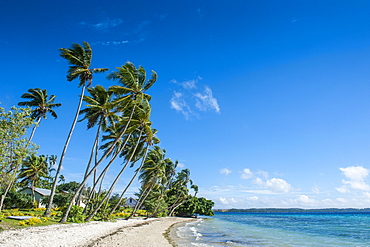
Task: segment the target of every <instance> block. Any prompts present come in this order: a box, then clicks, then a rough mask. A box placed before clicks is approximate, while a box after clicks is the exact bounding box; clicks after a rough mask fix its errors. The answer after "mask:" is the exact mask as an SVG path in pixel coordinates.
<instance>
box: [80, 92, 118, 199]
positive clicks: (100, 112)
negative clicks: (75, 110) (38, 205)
mask: <svg viewBox="0 0 370 247" xmlns="http://www.w3.org/2000/svg"><path fill="white" fill-rule="evenodd" d="M87 90H88V92H89V93H90V95H91V96H84V101H85V102H86V103H87V106H86V108H85V109H83V110H81V111H80V114H84V117H83V118H82V119H81V120H79V121H83V120H85V119H87V129H91V128H92V127H94V126H96V125H97V130H96V135H95V140H94V144H93V147H92V149H91V154H90V159H89V162H88V164H87V166H86V171H85V176H86V174H87V173H88V172H89V170H90V166H91V162H92V160H93V157H94V156H95V158H96V157H97V156H98V153H97V152H98V145H99V138H100V133H101V130H103V131H104V130H105V129H106V128H107V126H108V124H109V123H111V124H113V123H114V121H115V120H117V119H118V116H117V115H115V113H114V112H113V106H114V105H113V104H112V102H111V101H112V100H111V99H112V94H113V92H111V91H109V90H106V89H105V88H104V87H103V86H100V85H98V86H96V87H92V88H88V89H87ZM95 162H97V159H95ZM95 182H96V174H94V184H95ZM76 201H79V198H78V199H77V200H76Z"/></svg>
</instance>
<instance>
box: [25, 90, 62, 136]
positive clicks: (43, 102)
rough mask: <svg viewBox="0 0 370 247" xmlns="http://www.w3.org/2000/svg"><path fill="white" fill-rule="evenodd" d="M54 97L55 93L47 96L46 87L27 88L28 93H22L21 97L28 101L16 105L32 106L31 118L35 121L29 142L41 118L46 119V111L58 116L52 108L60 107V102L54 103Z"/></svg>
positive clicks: (55, 116)
mask: <svg viewBox="0 0 370 247" xmlns="http://www.w3.org/2000/svg"><path fill="white" fill-rule="evenodd" d="M55 97H56V96H55V95H50V96H48V92H47V91H46V89H40V88H31V89H28V93H24V94H23V95H22V96H21V98H22V99H29V101H23V102H19V103H18V105H19V106H29V107H31V108H34V109H33V110H32V114H31V118H33V119H34V120H35V121H36V122H35V126H34V127H33V128H32V132H31V135H30V137H29V139H28V142H31V140H32V138H33V135H34V134H35V131H36V128H37V127H38V126H39V124H40V122H41V119H43V118H44V119H46V114H47V113H50V114H51V115H52V116H53V117H54V118H57V117H58V115H57V114H56V112H55V111H54V110H53V108H56V107H60V106H61V105H62V104H60V103H54V100H55Z"/></svg>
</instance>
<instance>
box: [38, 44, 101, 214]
mask: <svg viewBox="0 0 370 247" xmlns="http://www.w3.org/2000/svg"><path fill="white" fill-rule="evenodd" d="M59 51H60V56H61V57H63V58H65V59H66V60H67V61H68V63H69V64H70V66H69V70H68V72H67V81H73V80H75V79H77V78H79V79H80V83H79V85H78V86H79V87H81V95H80V100H79V103H78V106H77V111H76V114H75V117H74V120H73V122H72V126H71V129H70V131H69V133H68V137H67V140H66V143H65V145H64V148H63V151H62V155H61V156H60V160H59V164H58V168H57V171H56V174H55V179H54V183H53V187H52V189H51V193H50V198H49V203H48V205H47V208H46V211H45V214H44V215H45V216H50V212H51V206H52V204H53V198H54V194H55V189H56V186H57V181H58V176H59V173H60V170H61V168H62V165H63V160H64V157H65V154H66V152H67V148H68V145H69V141H70V140H71V137H72V133H73V130H74V128H75V126H76V123H77V119H78V115H79V113H80V109H81V105H82V100H83V97H84V94H85V88H86V87H89V86H90V85H91V83H92V79H93V74H95V73H103V72H105V71H107V70H108V69H107V68H94V69H91V68H90V65H91V60H92V50H91V47H90V45H89V43H87V42H83V46H81V45H79V44H76V43H73V44H72V47H71V48H60V49H59Z"/></svg>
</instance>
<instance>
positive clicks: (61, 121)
mask: <svg viewBox="0 0 370 247" xmlns="http://www.w3.org/2000/svg"><path fill="white" fill-rule="evenodd" d="M369 9H370V2H369V1H351V2H349V1H319V0H317V1H314V0H312V1H303V0H302V1H300V0H296V1H284V0H283V1H272V0H270V1H264V0H261V1H248V0H244V1H241V0H240V1H237V0H230V1H210V0H198V1H193V0H187V1H169V0H168V1H162V0H159V1H140V2H135V1H104V3H103V2H101V1H79V2H75V1H69V0H67V1H44V0H40V1H28V0H22V1H17V0H15V1H8V2H6V3H3V4H2V8H1V10H0V12H1V14H0V22H1V26H0V45H1V48H0V56H1V58H2V59H1V60H0V71H1V73H0V81H1V90H0V102H1V106H2V107H4V108H6V109H9V108H10V107H11V106H13V105H16V104H17V103H18V102H19V101H21V98H20V96H21V95H22V94H23V93H24V92H26V91H27V90H28V89H29V88H35V87H39V88H42V89H47V90H48V92H49V93H50V94H55V95H56V96H57V100H56V102H59V103H62V104H63V106H62V107H60V108H59V109H57V113H58V116H59V117H58V119H56V120H54V119H53V118H52V117H50V116H49V117H48V119H47V121H43V122H42V123H41V126H40V127H39V128H38V130H37V132H36V135H35V137H34V142H36V143H37V144H38V145H40V150H39V153H40V154H48V155H51V154H55V155H58V156H60V154H61V152H62V148H63V145H64V142H65V138H66V136H67V133H68V131H69V128H70V125H71V122H72V119H73V115H74V113H75V108H76V106H77V102H78V95H79V94H80V89H79V88H78V82H77V81H76V82H67V81H66V78H65V76H66V71H67V69H68V65H67V63H66V61H64V60H63V59H62V58H61V57H59V52H58V49H59V48H61V47H64V48H68V47H70V46H71V44H72V43H73V42H74V43H81V42H83V41H87V42H89V43H90V44H91V46H92V49H93V64H92V67H96V68H99V67H106V68H109V69H110V71H113V70H114V69H115V67H119V66H121V65H123V64H124V63H125V62H126V61H131V62H133V63H134V64H136V65H142V66H143V67H144V68H145V69H146V70H147V71H148V72H149V71H151V70H155V71H156V72H157V73H158V76H159V78H158V81H157V82H156V84H155V85H154V86H153V87H152V88H151V90H150V91H149V93H150V94H151V95H152V97H153V98H152V101H151V104H152V108H153V110H152V122H153V127H154V128H157V129H158V130H159V132H158V137H159V138H160V139H161V143H160V146H161V147H163V148H165V149H166V150H167V156H168V157H170V158H172V159H173V160H179V162H180V164H181V168H182V167H183V168H189V169H190V170H191V177H192V179H193V181H194V183H195V184H197V185H198V186H199V188H200V191H199V196H204V197H206V198H209V199H212V200H213V201H214V202H215V208H233V207H234V208H249V207H302V208H324V207H360V208H361V207H368V206H369V205H370V175H369V172H370V103H369V102H370V100H369V99H370V97H369V96H370V84H369V81H370V73H369V71H370V70H369V64H370V63H369V61H370V60H369V57H370V45H369V44H370V29H369V26H370V15H369ZM105 76H106V75H97V76H95V77H94V82H93V85H103V86H106V87H108V86H110V85H112V84H113V82H112V81H107V80H106V79H105ZM94 134H95V132H94V130H89V131H87V130H86V123H84V122H82V123H78V126H77V127H76V130H75V132H74V135H73V138H72V141H71V144H70V147H69V149H68V152H67V156H66V159H65V161H64V167H63V170H62V174H63V175H65V177H66V178H67V181H72V180H76V181H80V179H81V176H82V173H83V171H84V167H85V165H86V161H87V159H88V155H89V151H90V148H91V145H92V141H93V138H94ZM119 167H120V164H119V163H117V164H116V165H115V167H114V169H112V170H111V171H110V174H109V176H108V181H107V184H108V182H109V180H112V179H113V178H114V176H115V173H116V172H117V169H118V168H119ZM131 170H132V169H131ZM131 172H132V171H128V172H127V173H126V174H125V175H124V176H123V177H122V179H121V180H120V184H119V185H118V186H117V191H119V190H120V189H122V188H123V187H124V186H125V185H126V183H127V182H128V179H129V178H130V176H131ZM138 186H139V185H138V183H135V184H134V185H133V187H132V188H131V191H130V192H129V194H130V193H131V194H132V193H133V192H134V191H135V190H136V189H137V187H138Z"/></svg>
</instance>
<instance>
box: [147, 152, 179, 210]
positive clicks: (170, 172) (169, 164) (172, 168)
mask: <svg viewBox="0 0 370 247" xmlns="http://www.w3.org/2000/svg"><path fill="white" fill-rule="evenodd" d="M165 162H166V169H165V173H166V179H165V180H164V184H163V185H162V188H161V194H160V196H159V197H158V202H157V205H156V207H155V209H154V210H153V213H152V214H151V215H150V216H149V217H154V216H156V215H157V214H158V213H159V209H158V208H159V206H160V201H161V200H163V197H164V195H165V193H166V191H167V190H168V189H169V188H170V186H171V183H172V179H173V177H174V176H175V175H176V167H177V165H178V163H179V162H178V161H177V160H176V161H175V162H173V161H172V160H171V159H170V158H167V159H166V160H165Z"/></svg>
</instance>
